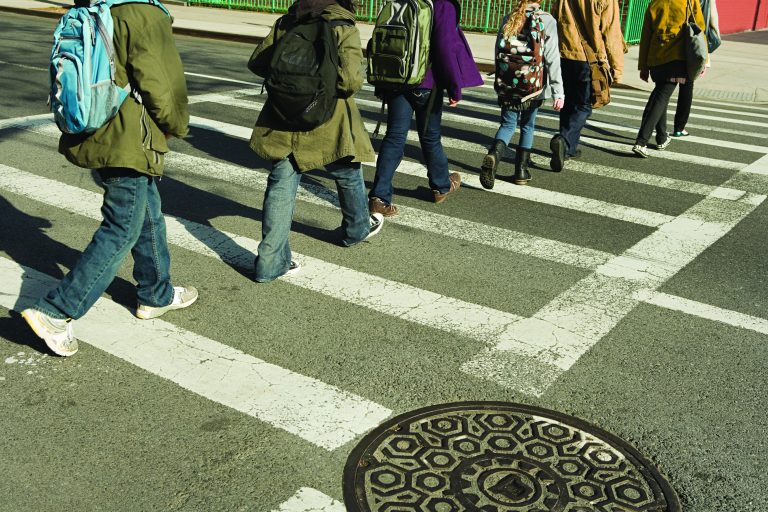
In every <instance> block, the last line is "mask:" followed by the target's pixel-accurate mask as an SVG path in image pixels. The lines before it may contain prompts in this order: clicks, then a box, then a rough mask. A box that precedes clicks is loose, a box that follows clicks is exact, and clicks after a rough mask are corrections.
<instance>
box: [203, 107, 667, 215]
mask: <svg viewBox="0 0 768 512" xmlns="http://www.w3.org/2000/svg"><path fill="white" fill-rule="evenodd" d="M190 126H193V127H196V128H202V129H205V130H209V131H214V132H217V133H222V134H225V135H228V136H230V137H237V138H240V139H243V140H249V139H250V137H251V131H252V129H251V128H246V127H244V126H239V125H234V124H231V123H226V122H223V121H214V120H212V119H206V118H202V117H196V116H192V117H191V118H190ZM408 137H409V138H411V137H418V135H417V134H415V133H412V130H411V131H409V134H408ZM397 172H399V173H401V174H407V175H411V176H416V177H423V176H426V168H425V167H424V166H423V165H421V164H419V163H416V162H406V161H403V162H402V163H401V164H400V166H399V167H398V168H397ZM459 174H461V179H462V182H463V184H465V185H469V186H472V187H475V188H478V189H480V188H482V185H481V184H480V177H479V176H478V175H476V174H468V173H459ZM489 193H494V194H500V195H504V196H508V197H516V198H519V199H525V200H527V201H533V202H537V203H541V204H547V205H550V206H557V207H560V208H566V209H569V210H576V211H580V212H583V213H589V214H593V215H601V216H603V217H608V218H611V219H616V220H621V221H624V222H631V223H634V224H639V225H641V226H650V227H657V226H660V225H662V224H664V223H666V222H669V221H670V220H671V219H672V218H673V217H672V216H670V215H666V214H663V213H656V212H651V211H648V210H642V209H640V208H633V207H631V206H623V205H618V204H613V203H608V202H605V201H600V200H599V199H589V198H586V197H581V196H575V195H571V194H565V193H562V192H554V191H550V190H545V189H541V188H536V187H520V186H517V185H513V184H511V183H504V182H499V183H498V184H497V186H495V187H494V188H493V190H491V191H489Z"/></svg>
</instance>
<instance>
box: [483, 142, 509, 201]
mask: <svg viewBox="0 0 768 512" xmlns="http://www.w3.org/2000/svg"><path fill="white" fill-rule="evenodd" d="M505 149H507V144H506V142H504V141H503V140H500V139H496V140H495V141H493V144H492V145H491V147H490V148H489V149H488V154H487V155H485V158H483V165H482V166H481V167H480V184H481V185H482V186H483V187H485V188H487V189H492V188H493V183H494V181H496V168H497V167H498V166H499V162H501V159H502V157H503V156H504V150H505Z"/></svg>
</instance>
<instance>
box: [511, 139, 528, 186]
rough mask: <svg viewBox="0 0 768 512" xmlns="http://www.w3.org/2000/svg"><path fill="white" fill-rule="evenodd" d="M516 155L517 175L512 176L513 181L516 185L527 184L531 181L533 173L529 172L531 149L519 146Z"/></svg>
mask: <svg viewBox="0 0 768 512" xmlns="http://www.w3.org/2000/svg"><path fill="white" fill-rule="evenodd" d="M515 157H516V158H515V175H514V176H512V182H513V183H514V184H515V185H527V184H528V182H529V181H531V173H529V172H528V163H529V162H530V160H529V159H530V157H531V150H530V149H522V148H518V149H517V154H516V155H515Z"/></svg>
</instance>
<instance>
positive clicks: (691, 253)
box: [461, 191, 766, 396]
mask: <svg viewBox="0 0 768 512" xmlns="http://www.w3.org/2000/svg"><path fill="white" fill-rule="evenodd" d="M724 195H725V196H726V197H727V196H730V195H731V194H729V193H728V192H725V193H721V191H715V192H713V194H710V195H709V196H707V197H706V198H705V199H703V200H702V201H700V202H699V203H697V204H696V205H694V206H692V207H691V208H689V209H688V210H687V211H686V212H685V213H683V214H682V215H680V216H679V217H677V218H675V219H674V220H673V221H672V222H670V223H668V224H665V225H664V226H661V227H660V228H659V229H658V230H656V231H655V232H654V233H652V234H651V235H649V236H648V237H646V238H644V239H643V240H641V241H639V242H638V243H637V244H635V245H634V246H633V247H631V248H629V249H628V250H627V251H625V252H624V253H623V254H621V255H619V256H616V257H615V258H613V259H612V260H610V261H608V262H606V263H605V264H603V265H601V266H600V267H598V268H597V270H596V271H595V272H594V273H592V274H591V275H589V276H587V277H585V278H584V279H582V280H581V281H579V282H578V283H576V284H575V285H573V286H572V287H571V288H570V289H568V290H566V291H565V292H563V293H562V294H560V295H559V296H558V297H556V298H555V299H554V300H552V301H551V302H550V303H549V304H547V305H545V306H544V307H543V308H541V309H540V310H539V311H537V312H536V313H535V314H534V315H533V316H532V317H531V318H525V319H522V320H520V321H519V322H516V323H515V324H513V325H511V326H510V328H509V329H507V331H506V332H505V333H504V334H503V335H502V336H501V341H500V342H499V343H498V344H497V345H496V346H495V347H492V348H490V349H487V350H486V351H485V352H482V353H480V354H478V355H477V356H476V357H475V358H474V359H472V360H470V361H468V362H466V363H464V364H463V365H462V367H461V369H462V371H464V372H466V373H469V374H471V375H474V376H477V377H480V378H485V379H488V380H492V381H495V382H497V383H498V384H500V385H502V386H505V387H509V388H513V389H517V390H520V391H522V392H524V393H528V394H532V395H536V396H540V395H541V394H543V393H544V392H545V391H546V390H547V389H548V388H549V386H551V385H552V384H553V383H554V382H555V381H556V380H557V379H558V378H559V376H560V375H562V373H564V372H565V371H567V370H568V369H569V368H570V367H571V366H572V365H573V364H574V363H575V362H576V361H578V359H579V358H580V357H581V356H582V355H583V354H584V353H586V352H587V351H588V350H589V349H590V348H591V347H592V346H593V345H595V344H596V343H597V342H598V341H600V340H601V339H602V338H603V337H604V336H605V335H606V334H608V333H609V332H610V331H611V330H612V329H613V328H614V327H615V326H616V325H617V324H618V323H619V322H620V321H621V320H622V319H623V318H624V317H625V316H626V315H628V314H629V313H630V312H631V311H632V310H633V309H634V308H635V307H636V305H637V304H638V303H639V302H640V300H639V299H638V296H637V292H641V291H643V290H646V289H648V290H656V289H658V288H659V287H660V286H661V285H662V284H664V282H666V281H667V280H668V279H670V278H671V277H672V276H674V275H675V274H676V273H677V272H679V271H680V270H681V269H683V268H684V267H685V266H686V265H688V264H689V263H690V262H691V261H693V260H694V259H695V258H696V257H697V256H699V255H700V254H701V253H702V252H703V251H704V250H706V249H707V248H708V247H710V246H711V245H712V244H714V243H715V242H717V241H718V240H719V239H720V238H721V237H723V236H724V235H725V234H727V233H728V232H729V231H730V230H731V229H733V228H734V226H736V225H737V224H738V223H739V222H741V220H743V219H744V218H745V217H746V216H747V215H749V214H750V213H751V212H752V211H753V210H754V209H755V208H756V207H757V205H759V204H761V203H762V202H763V201H764V200H765V198H766V196H764V195H757V194H744V195H742V196H741V197H740V198H738V199H736V200H734V199H724V198H723V196H724ZM521 359H523V360H526V361H527V363H526V364H527V365H530V366H532V367H535V368H538V372H537V374H536V375H533V376H532V375H530V374H520V373H518V370H519V367H520V364H521V363H520V360H521Z"/></svg>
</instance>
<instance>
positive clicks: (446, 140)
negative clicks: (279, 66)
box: [191, 89, 768, 170]
mask: <svg viewBox="0 0 768 512" xmlns="http://www.w3.org/2000/svg"><path fill="white" fill-rule="evenodd" d="M253 94H254V93H253V91H249V90H247V89H246V90H236V91H230V92H226V93H211V94H204V95H200V96H199V97H197V98H195V99H194V100H191V101H194V102H197V101H198V99H199V98H202V101H206V99H205V98H207V101H211V102H216V103H219V104H223V105H228V106H232V107H237V108H242V109H249V110H255V111H259V110H260V109H261V107H262V106H263V103H264V101H266V97H264V99H261V98H258V99H257V98H254V99H253V101H250V100H245V99H242V98H243V97H245V96H249V95H253ZM355 101H356V103H357V104H358V105H363V106H366V105H370V106H377V107H378V106H380V103H378V102H374V101H371V100H365V99H361V98H357V99H356V100H355ZM477 105H478V106H479V104H477ZM483 108H484V109H492V108H493V107H483ZM493 110H494V112H496V113H498V108H495V109H493ZM542 117H545V118H546V117H551V118H553V119H557V117H556V116H555V115H549V114H542ZM443 119H445V120H449V121H455V122H456V123H459V124H460V125H464V126H466V125H470V126H478V127H482V128H489V129H493V130H496V129H498V127H499V122H498V121H489V120H487V119H476V118H468V117H466V116H464V115H461V114H454V113H451V112H446V111H445V110H444V111H443ZM588 124H589V123H588ZM600 124H602V125H603V126H605V127H608V128H611V129H615V130H617V131H628V132H631V133H636V130H634V129H632V128H627V127H624V126H619V125H614V124H610V123H600ZM365 127H366V129H367V130H369V131H370V132H372V131H373V129H374V127H375V125H374V124H373V123H365ZM554 133H557V129H555V128H546V127H542V126H539V127H538V128H537V129H536V131H535V135H538V136H539V137H545V138H549V137H551V136H552V134H554ZM249 138H250V136H249ZM685 138H687V137H684V138H683V139H685ZM407 140H409V141H418V135H417V134H416V133H414V131H413V130H409V131H408V135H407ZM697 140H703V139H702V138H699V139H697ZM711 140H712V143H717V144H720V143H721V142H720V141H717V140H715V139H711ZM580 142H581V144H583V145H585V146H590V147H595V148H597V149H603V150H605V149H609V150H613V151H617V152H619V153H624V154H626V155H627V157H631V158H637V157H636V156H635V155H634V154H633V153H632V151H631V149H632V145H631V144H630V143H620V142H613V141H609V140H606V139H599V138H595V137H588V136H584V135H583V136H582V137H581V139H580ZM442 143H443V146H444V147H446V148H453V149H459V150H462V151H471V152H476V153H481V154H484V153H485V152H486V151H487V147H486V146H484V145H482V144H478V143H474V142H468V141H463V140H458V139H455V138H450V137H443V138H442ZM745 146H750V147H751V148H752V149H753V150H754V151H757V152H761V153H763V152H765V151H764V150H766V151H768V147H765V148H764V147H762V146H752V145H745ZM756 148H760V149H759V150H758V149H756ZM652 154H653V157H654V158H662V159H665V160H674V161H678V162H685V163H693V164H698V165H706V166H708V167H716V168H720V169H731V170H740V169H741V168H742V167H744V165H745V164H744V163H742V162H731V161H728V160H720V159H717V158H709V157H703V156H699V155H692V154H687V153H676V152H674V151H653V152H652Z"/></svg>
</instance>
